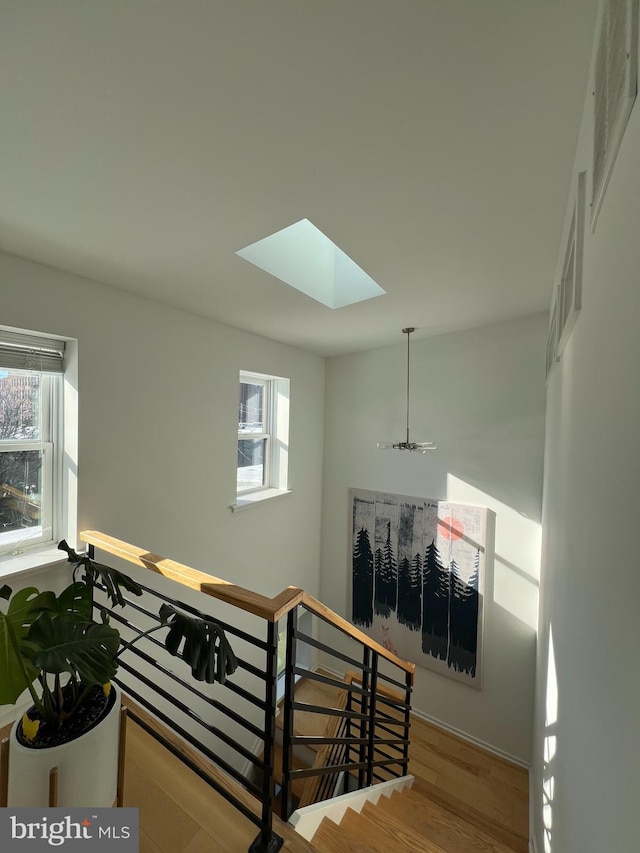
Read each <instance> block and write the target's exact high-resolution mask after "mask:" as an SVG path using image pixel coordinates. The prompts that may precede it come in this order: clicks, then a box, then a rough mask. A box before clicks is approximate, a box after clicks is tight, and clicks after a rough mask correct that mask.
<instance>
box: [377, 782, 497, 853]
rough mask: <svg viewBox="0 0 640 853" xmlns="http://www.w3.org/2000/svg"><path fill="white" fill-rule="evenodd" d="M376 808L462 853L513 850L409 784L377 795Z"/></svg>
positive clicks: (442, 844) (440, 843)
mask: <svg viewBox="0 0 640 853" xmlns="http://www.w3.org/2000/svg"><path fill="white" fill-rule="evenodd" d="M377 809H378V810H379V811H380V813H381V814H385V815H389V816H392V817H393V818H394V819H395V820H397V821H399V822H401V823H403V824H406V825H407V826H409V827H411V829H413V830H414V831H415V832H417V833H419V834H421V835H423V836H424V837H425V838H428V839H429V840H430V841H433V842H435V843H436V844H439V845H440V846H441V847H443V848H444V849H446V850H449V849H451V850H464V851H465V853H513V848H512V847H509V846H507V845H506V844H504V843H503V842H502V841H500V840H498V839H496V838H495V837H494V836H491V835H489V834H488V833H486V832H484V831H483V830H482V829H480V828H478V826H477V825H475V824H473V823H470V822H469V821H467V820H465V819H463V818H461V817H460V816H458V815H456V814H454V813H453V812H451V811H449V809H447V808H445V807H444V806H441V805H438V804H437V803H434V802H432V801H431V800H428V799H427V798H426V797H421V796H420V795H419V794H416V793H415V792H413V791H412V790H411V789H410V788H406V789H404V790H403V791H402V792H395V793H393V794H392V795H391V797H388V798H387V797H380V800H379V801H378V805H377Z"/></svg>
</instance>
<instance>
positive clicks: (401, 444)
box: [378, 326, 436, 453]
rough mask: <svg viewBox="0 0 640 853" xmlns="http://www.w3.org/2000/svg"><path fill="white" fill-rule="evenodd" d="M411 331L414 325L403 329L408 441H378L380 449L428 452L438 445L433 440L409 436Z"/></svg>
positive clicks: (413, 330)
mask: <svg viewBox="0 0 640 853" xmlns="http://www.w3.org/2000/svg"><path fill="white" fill-rule="evenodd" d="M411 332H415V329H414V327H413V326H409V327H407V328H406V329H403V330H402V333H403V335H406V336H407V437H406V441H396V442H393V443H391V442H386V441H379V442H378V450H410V451H412V452H413V453H426V452H427V450H435V449H436V446H435V444H434V443H433V442H432V441H421V442H416V441H411V439H410V438H409V366H410V360H409V342H410V338H411Z"/></svg>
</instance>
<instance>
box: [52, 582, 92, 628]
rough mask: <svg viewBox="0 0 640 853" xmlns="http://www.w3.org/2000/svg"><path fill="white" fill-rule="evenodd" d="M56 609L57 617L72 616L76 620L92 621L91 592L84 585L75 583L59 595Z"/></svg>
mask: <svg viewBox="0 0 640 853" xmlns="http://www.w3.org/2000/svg"><path fill="white" fill-rule="evenodd" d="M56 609H57V612H58V613H59V615H61V616H64V615H65V614H67V615H71V614H73V615H74V616H75V618H76V619H82V618H84V619H86V620H87V621H93V620H92V616H91V611H92V606H91V590H90V589H89V587H88V586H87V585H86V584H84V583H80V582H79V581H78V582H75V583H72V584H71V585H70V586H68V587H67V588H66V589H65V590H64V591H63V592H61V593H60V596H59V597H58V600H57V602H56Z"/></svg>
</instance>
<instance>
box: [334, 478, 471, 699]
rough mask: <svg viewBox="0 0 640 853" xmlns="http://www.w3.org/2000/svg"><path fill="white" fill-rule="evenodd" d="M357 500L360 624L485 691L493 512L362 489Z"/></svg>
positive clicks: (354, 584) (355, 565)
mask: <svg viewBox="0 0 640 853" xmlns="http://www.w3.org/2000/svg"><path fill="white" fill-rule="evenodd" d="M349 506H350V511H351V518H352V526H351V529H352V537H351V556H352V578H351V584H350V586H351V619H352V622H353V624H354V625H356V626H357V627H358V628H360V630H362V631H363V632H364V633H365V634H367V635H368V636H370V637H371V638H372V639H374V640H376V641H377V642H378V643H380V644H381V645H382V646H384V647H385V648H387V649H389V650H390V651H392V652H394V653H395V654H397V655H399V656H400V657H402V658H404V659H406V660H411V661H413V662H414V663H416V664H417V665H418V666H423V667H425V668H427V669H432V670H434V671H435V672H439V673H441V674H442V675H446V676H448V677H450V678H455V679H456V680H458V681H461V682H463V683H465V684H468V685H470V686H472V687H476V688H477V689H480V685H481V674H482V615H483V606H482V605H483V594H484V582H485V570H486V549H487V516H488V510H487V509H486V508H485V507H477V506H467V505H463V504H454V503H448V502H446V501H437V500H428V499H425V498H415V497H406V496H402V495H393V494H387V493H382V492H371V491H364V490H356V489H352V490H351V491H350V493H349Z"/></svg>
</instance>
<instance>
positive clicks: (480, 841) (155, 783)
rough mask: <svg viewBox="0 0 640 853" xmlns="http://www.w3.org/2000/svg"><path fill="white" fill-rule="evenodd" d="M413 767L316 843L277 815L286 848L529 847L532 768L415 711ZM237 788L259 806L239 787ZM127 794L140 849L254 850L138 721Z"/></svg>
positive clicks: (238, 825) (247, 829) (189, 852)
mask: <svg viewBox="0 0 640 853" xmlns="http://www.w3.org/2000/svg"><path fill="white" fill-rule="evenodd" d="M2 734H3V733H2V732H0V735H2ZM178 742H179V741H178ZM409 772H410V773H411V774H412V775H413V776H414V777H415V781H414V784H413V788H412V789H411V790H410V791H406V792H403V793H402V794H394V795H393V796H392V798H391V799H389V800H388V801H386V802H384V801H383V800H384V798H383V799H381V801H380V803H379V805H378V807H377V809H372V808H371V807H369V806H367V807H366V809H365V810H364V812H365V814H364V820H365V821H366V822H365V824H364V826H363V825H362V823H358V822H357V821H356V820H355V818H354V817H353V814H351V815H349V813H347V818H346V823H344V825H342V826H341V827H339V828H336V829H335V830H334V829H332V828H331V827H328V828H327V826H324V825H323V827H322V828H321V831H320V832H319V833H318V834H317V835H316V838H315V839H314V841H313V843H311V844H310V843H308V842H306V841H305V840H304V839H303V838H302V837H301V836H299V835H297V834H296V833H295V831H294V830H293V829H291V828H290V827H289V826H288V825H287V824H284V823H282V821H280V820H279V819H278V818H275V819H274V828H275V831H276V832H277V833H278V834H279V835H281V836H282V837H283V838H284V840H285V844H284V846H283V848H282V849H283V851H284V853H314V851H315V853H318V851H329V853H333V851H335V853H340V851H342V850H344V851H345V853H367V851H369V853H371V851H378V850H382V851H384V853H394V851H398V853H404V851H411V850H415V851H423V853H475V851H478V853H527V849H528V842H527V838H528V774H527V771H526V769H524V768H522V767H518V766H516V765H513V764H511V763H509V762H508V761H505V760H503V759H501V758H499V757H497V756H495V755H493V754H491V753H488V752H486V751H484V750H482V749H480V748H478V747H476V746H474V745H472V744H469V743H468V742H466V741H464V740H462V739H460V738H457V737H456V736H455V735H452V734H449V733H447V732H445V731H443V730H441V729H439V728H437V727H435V726H432V725H430V724H429V723H427V722H425V721H423V720H420V719H418V718H417V717H415V716H414V717H413V718H412V727H411V748H410V763H409ZM222 778H225V779H226V777H222ZM228 784H229V786H235V783H233V782H231V781H228ZM236 791H237V792H238V793H239V794H241V795H243V796H244V797H245V798H246V799H245V802H246V803H247V804H248V805H252V806H253V807H254V808H255V801H253V800H252V799H251V797H249V795H248V794H246V793H245V792H244V791H242V789H240V788H239V786H238V787H237V788H236ZM124 801H125V805H128V806H134V807H137V808H139V809H140V827H141V841H140V853H211V851H216V853H247V850H248V848H249V845H250V844H251V842H252V841H253V839H254V838H255V837H256V835H257V834H258V833H257V829H256V827H255V826H254V825H253V824H252V823H251V822H250V821H248V820H247V819H246V818H245V817H244V816H243V815H242V814H240V813H239V812H238V811H237V810H236V809H234V808H233V807H232V806H231V805H229V804H228V803H227V802H226V801H225V800H224V798H222V797H220V796H219V795H218V794H216V792H215V791H214V790H213V789H212V788H211V787H210V786H209V785H207V783H206V782H204V781H203V780H202V779H200V777H199V776H197V774H195V773H193V772H192V771H191V770H190V769H189V768H188V767H186V765H184V764H183V763H182V762H181V761H180V760H179V759H178V758H176V757H175V756H174V755H173V754H172V753H171V752H169V751H168V750H166V749H164V748H163V747H162V746H160V745H159V744H158V743H157V742H156V741H155V740H154V739H153V738H152V737H151V736H150V735H149V734H147V733H146V732H145V731H144V730H143V729H142V728H140V727H139V726H138V725H136V724H135V723H134V722H132V721H131V720H129V722H128V726H127V746H126V761H125V791H124ZM381 822H382V824H381ZM354 824H355V825H354ZM350 827H351V829H352V831H353V833H354V834H353V835H349V834H348V830H349V828H350ZM416 827H417V829H416ZM418 830H419V831H420V833H421V834H419V835H417V834H416V833H417V832H418Z"/></svg>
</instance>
